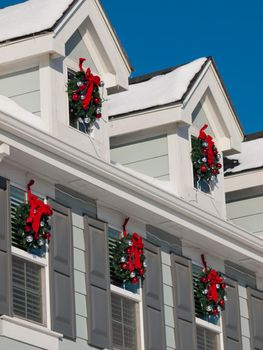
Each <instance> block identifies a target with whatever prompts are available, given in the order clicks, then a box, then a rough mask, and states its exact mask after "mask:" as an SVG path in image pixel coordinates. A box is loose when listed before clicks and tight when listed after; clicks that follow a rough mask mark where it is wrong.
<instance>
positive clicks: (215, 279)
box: [207, 270, 223, 302]
mask: <svg viewBox="0 0 263 350" xmlns="http://www.w3.org/2000/svg"><path fill="white" fill-rule="evenodd" d="M207 279H208V281H209V289H208V292H207V297H208V299H210V300H213V301H214V302H217V301H218V292H217V288H216V285H217V284H220V283H222V281H223V280H222V278H221V277H219V276H218V274H217V272H216V270H211V271H210V272H209V274H208V276H207Z"/></svg>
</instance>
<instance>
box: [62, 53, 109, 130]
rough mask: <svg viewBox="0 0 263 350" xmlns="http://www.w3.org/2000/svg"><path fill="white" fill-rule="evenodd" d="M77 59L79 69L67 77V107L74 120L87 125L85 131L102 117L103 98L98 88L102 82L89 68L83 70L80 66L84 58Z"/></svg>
mask: <svg viewBox="0 0 263 350" xmlns="http://www.w3.org/2000/svg"><path fill="white" fill-rule="evenodd" d="M79 61H80V63H79V67H80V70H79V71H78V72H77V73H76V74H74V75H73V74H72V77H71V78H69V79H68V84H67V93H68V98H69V109H70V114H71V117H72V118H73V119H74V121H79V122H80V123H82V124H84V125H88V127H87V131H89V130H90V128H91V127H92V125H93V124H94V123H95V122H96V121H97V120H99V119H100V118H101V117H102V114H101V107H102V102H103V99H102V97H101V96H100V90H99V87H100V86H102V82H101V81H100V78H99V77H98V76H95V75H93V74H92V73H91V71H90V68H88V69H87V71H86V72H84V70H83V68H82V65H83V62H84V61H85V59H84V58H80V59H79Z"/></svg>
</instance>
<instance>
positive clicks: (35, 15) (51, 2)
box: [0, 0, 133, 70]
mask: <svg viewBox="0 0 263 350" xmlns="http://www.w3.org/2000/svg"><path fill="white" fill-rule="evenodd" d="M77 2H78V0H26V1H25V2H23V3H20V4H16V5H13V6H8V7H5V8H3V9H1V8H0V43H3V42H6V41H14V40H19V39H22V38H24V37H28V36H32V35H34V36H36V35H40V34H43V33H45V32H52V31H53V30H54V29H55V27H56V25H57V24H58V23H59V22H60V21H61V20H62V19H63V18H64V17H65V15H66V14H67V13H68V12H69V11H70V9H71V8H72V7H73V6H74V5H75V4H76V3H77ZM98 2H99V4H100V7H101V8H102V11H103V12H104V15H105V17H106V20H107V22H108V23H109V26H110V27H111V29H112V31H113V33H114V35H115V37H116V40H117V42H118V44H119V46H120V48H121V50H122V52H123V54H124V56H125V58H126V60H127V62H128V64H129V66H130V69H131V70H133V67H132V64H131V62H130V59H129V57H128V55H127V53H126V51H125V49H124V48H123V46H122V44H121V42H120V39H119V37H118V35H117V33H116V31H115V29H114V27H113V26H112V24H111V22H110V20H109V18H108V16H107V14H106V13H105V9H104V7H103V5H102V3H101V0H98Z"/></svg>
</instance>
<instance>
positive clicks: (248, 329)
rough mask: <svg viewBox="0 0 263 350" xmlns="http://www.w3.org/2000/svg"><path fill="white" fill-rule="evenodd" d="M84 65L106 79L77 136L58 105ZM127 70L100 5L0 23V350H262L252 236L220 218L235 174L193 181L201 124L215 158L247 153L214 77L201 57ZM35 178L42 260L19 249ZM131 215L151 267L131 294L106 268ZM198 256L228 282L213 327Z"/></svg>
mask: <svg viewBox="0 0 263 350" xmlns="http://www.w3.org/2000/svg"><path fill="white" fill-rule="evenodd" d="M81 57H82V58H83V57H84V58H86V59H87V60H86V61H85V62H83V69H84V70H86V69H87V68H88V67H89V68H90V69H91V72H92V73H93V74H94V75H99V76H100V78H101V80H102V81H103V82H104V86H101V87H99V91H100V94H101V96H103V98H104V99H105V102H104V103H103V105H102V110H101V114H102V118H100V119H98V120H96V121H95V122H94V125H92V127H91V128H88V130H87V128H86V126H85V125H84V124H85V123H86V124H88V123H89V121H85V120H82V119H81V118H80V119H77V120H76V119H74V118H73V116H72V110H71V108H70V107H69V102H70V101H69V98H68V94H67V92H66V91H67V83H68V80H69V79H73V78H74V77H75V76H76V75H75V74H76V72H78V71H79V69H80V67H79V58H81ZM131 71H132V67H131V64H130V62H129V60H128V57H127V55H126V53H125V51H124V49H123V47H122V46H121V44H120V42H119V40H118V38H117V36H116V33H115V31H114V29H113V28H112V26H111V24H110V22H109V20H108V18H107V16H106V14H105V11H104V9H103V7H102V5H101V3H100V2H99V0H89V1H88V0H58V1H52V0H42V1H40V0H28V1H26V2H24V3H21V4H18V5H15V6H10V7H7V8H4V9H1V10H0V162H1V164H0V215H1V220H0V261H1V263H0V276H1V281H2V282H1V284H0V315H1V316H0V345H1V347H2V348H3V349H14V350H37V349H48V350H68V349H70V350H85V349H118V350H124V349H125V350H162V349H163V350H174V349H180V350H192V349H193V350H197V349H198V350H201V349H207V350H208V349H209V350H221V349H224V350H240V349H242V350H248V349H255V350H256V349H263V338H262V322H261V321H262V314H263V313H262V311H263V310H262V309H263V292H262V290H263V283H262V282H263V274H262V263H263V242H262V239H261V237H259V236H257V235H255V234H252V233H251V232H250V228H247V227H245V228H242V227H240V225H238V226H237V225H236V223H235V222H231V221H230V220H228V219H227V218H228V217H229V215H228V214H227V213H228V207H227V205H226V201H225V194H226V191H227V196H228V193H229V192H231V193H232V192H234V191H236V190H239V188H238V187H231V186H232V185H231V186H230V185H229V181H231V176H229V177H227V178H226V180H224V177H223V172H222V171H220V172H219V174H218V175H217V178H216V179H214V180H213V181H210V182H206V181H201V180H200V179H198V178H196V176H195V175H194V173H193V164H192V160H191V150H192V141H193V140H195V139H196V138H197V137H198V133H199V130H200V128H202V126H203V125H204V124H207V125H209V127H208V128H207V129H206V132H207V133H209V134H210V135H211V136H212V137H213V139H214V141H215V144H216V146H217V149H218V155H217V157H218V159H219V158H220V156H221V158H222V157H223V156H225V157H228V158H235V157H238V155H239V154H241V155H242V153H243V147H244V144H245V143H244V142H243V143H242V141H243V139H244V134H243V131H242V128H241V126H240V124H239V121H238V117H237V115H236V113H235V110H234V107H233V106H232V104H231V101H230V98H229V96H228V94H227V90H226V88H225V86H224V83H223V81H222V79H221V77H220V75H219V72H218V70H217V68H216V64H215V62H214V60H213V59H212V58H211V57H208V58H206V57H205V58H199V59H197V60H195V61H193V62H189V63H187V64H184V65H181V66H177V67H172V68H170V69H166V70H163V71H159V72H154V73H151V74H148V75H145V76H141V77H136V78H131V79H130V78H129V76H130V74H131ZM88 125H90V124H88ZM251 142H252V141H251ZM257 171H260V169H257ZM248 175H249V174H248ZM234 176H235V175H234ZM31 179H33V180H34V181H35V184H34V186H33V187H31V189H32V191H33V194H34V195H36V196H37V197H38V198H39V200H43V201H42V203H44V204H45V205H46V206H48V205H50V206H52V209H53V215H52V217H51V220H50V224H51V241H50V245H49V247H48V248H47V249H46V250H45V248H44V247H42V248H41V249H35V250H34V249H33V250H29V251H28V250H27V249H25V247H24V246H22V245H21V237H20V236H19V232H18V230H17V225H16V224H15V221H16V213H17V210H18V208H19V207H20V205H21V203H25V202H26V201H28V195H29V194H30V193H29V192H28V189H27V184H28V183H29V182H30V180H31ZM259 181H260V180H259ZM31 184H32V183H31ZM254 184H255V182H254ZM242 186H243V185H242ZM258 186H260V184H258ZM225 187H226V190H225ZM248 187H249V186H248ZM29 188H30V186H29ZM231 188H232V189H231ZM27 193H28V194H27ZM37 197H36V198H37ZM227 198H228V197H227ZM246 209H247V208H245V207H244V210H246ZM33 214H35V213H34V212H33ZM33 214H32V215H33ZM127 217H129V218H130V219H129V221H128V223H127V225H126V229H127V231H128V232H129V233H133V232H136V233H138V234H139V237H143V242H144V252H145V256H146V260H145V261H146V265H147V266H146V273H145V279H144V280H143V281H142V282H140V283H138V284H134V285H132V287H131V286H130V285H127V284H125V283H121V284H120V283H116V280H115V278H114V276H113V275H112V271H111V269H110V264H111V261H112V259H113V258H114V255H113V252H114V250H113V248H114V247H115V244H116V240H118V238H119V237H120V234H121V232H122V231H123V225H124V222H125V219H126V218H127ZM40 225H41V222H40ZM43 225H45V222H44V223H43ZM202 254H203V255H204V256H205V260H206V261H207V264H208V266H211V267H212V268H213V269H215V270H216V271H221V272H222V274H223V275H224V276H225V280H226V283H227V301H226V305H225V311H223V312H219V315H220V316H219V317H217V320H216V321H217V322H215V323H216V324H214V323H213V322H214V319H213V318H211V317H210V318H207V319H204V317H203V315H201V311H200V303H198V300H197V292H196V289H197V284H196V282H197V280H198V278H199V277H198V276H199V273H200V272H201V271H202V269H203V268H204V266H203V263H204V261H203V262H202V259H201V255H202ZM144 267H145V266H144ZM220 283H221V282H220ZM212 321H213V322H212Z"/></svg>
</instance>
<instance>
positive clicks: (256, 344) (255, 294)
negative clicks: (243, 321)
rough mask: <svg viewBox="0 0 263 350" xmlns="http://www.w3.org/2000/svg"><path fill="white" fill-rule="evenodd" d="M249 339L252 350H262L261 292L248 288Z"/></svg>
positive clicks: (262, 318)
mask: <svg viewBox="0 0 263 350" xmlns="http://www.w3.org/2000/svg"><path fill="white" fill-rule="evenodd" d="M247 290H248V307H249V320H250V338H251V346H252V347H251V349H252V350H263V292H260V291H258V290H254V289H252V288H248V289H247Z"/></svg>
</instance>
